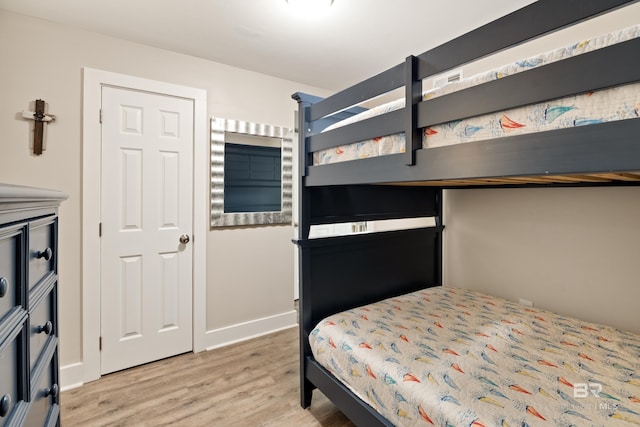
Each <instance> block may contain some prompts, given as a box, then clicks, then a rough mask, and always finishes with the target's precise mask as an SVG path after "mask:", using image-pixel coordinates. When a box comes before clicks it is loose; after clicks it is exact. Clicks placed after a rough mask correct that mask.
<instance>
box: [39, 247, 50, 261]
mask: <svg viewBox="0 0 640 427" xmlns="http://www.w3.org/2000/svg"><path fill="white" fill-rule="evenodd" d="M52 256H53V252H52V251H51V248H47V249H45V250H44V251H42V252H38V258H44V259H45V261H49V260H51V257H52Z"/></svg>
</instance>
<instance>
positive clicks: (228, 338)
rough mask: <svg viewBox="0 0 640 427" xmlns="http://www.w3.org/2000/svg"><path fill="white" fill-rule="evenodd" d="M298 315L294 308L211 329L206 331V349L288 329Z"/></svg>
mask: <svg viewBox="0 0 640 427" xmlns="http://www.w3.org/2000/svg"><path fill="white" fill-rule="evenodd" d="M297 319H298V315H297V312H296V311H295V310H292V311H288V312H286V313H281V314H276V315H274V316H269V317H263V318H261V319H255V320H251V321H248V322H244V323H238V324H236V325H231V326H226V327H224V328H219V329H213V330H211V331H207V334H206V339H205V342H206V349H207V350H213V349H214V348H219V347H224V346H226V345H230V344H235V343H238V342H241V341H246V340H249V339H251V338H257V337H260V336H262V335H267V334H270V333H273V332H277V331H281V330H283V329H289V328H293V327H295V326H297V324H298V320H297Z"/></svg>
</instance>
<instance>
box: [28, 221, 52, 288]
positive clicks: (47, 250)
mask: <svg viewBox="0 0 640 427" xmlns="http://www.w3.org/2000/svg"><path fill="white" fill-rule="evenodd" d="M55 236H56V220H55V218H54V217H49V218H44V219H40V220H37V221H33V222H32V223H30V224H29V289H31V288H32V287H33V286H34V285H35V284H37V283H38V282H39V281H40V280H42V278H43V277H45V276H46V275H47V274H48V273H49V272H52V271H54V269H55V265H56V264H55V258H56V256H57V254H56V253H55V251H56V245H55Z"/></svg>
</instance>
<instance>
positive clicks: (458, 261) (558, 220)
mask: <svg viewBox="0 0 640 427" xmlns="http://www.w3.org/2000/svg"><path fill="white" fill-rule="evenodd" d="M445 224H446V231H445V236H446V237H445V239H446V253H445V258H446V260H447V266H446V283H447V285H448V286H452V287H463V288H469V289H475V290H479V291H483V292H487V293H490V294H493V295H498V296H502V297H505V298H508V299H510V300H513V301H518V299H519V298H524V299H526V300H530V301H533V302H534V304H535V305H536V306H537V307H541V308H545V309H549V310H552V311H555V312H558V313H563V314H567V315H570V316H573V317H577V318H581V319H585V320H589V321H593V322H597V323H605V324H609V325H612V326H615V327H618V328H622V329H626V330H629V331H632V332H636V333H640V315H638V301H640V262H639V258H638V247H639V246H638V245H639V242H640V188H638V187H624V188H623V187H616V188H542V189H540V188H529V189H474V190H451V191H447V193H446V213H445Z"/></svg>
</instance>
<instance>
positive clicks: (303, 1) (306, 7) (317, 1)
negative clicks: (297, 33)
mask: <svg viewBox="0 0 640 427" xmlns="http://www.w3.org/2000/svg"><path fill="white" fill-rule="evenodd" d="M286 2H287V3H288V4H289V6H291V9H292V10H294V11H296V12H297V13H299V14H301V15H305V16H317V15H320V14H324V13H326V12H327V11H328V10H329V8H330V7H331V5H332V4H333V0H286Z"/></svg>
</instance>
